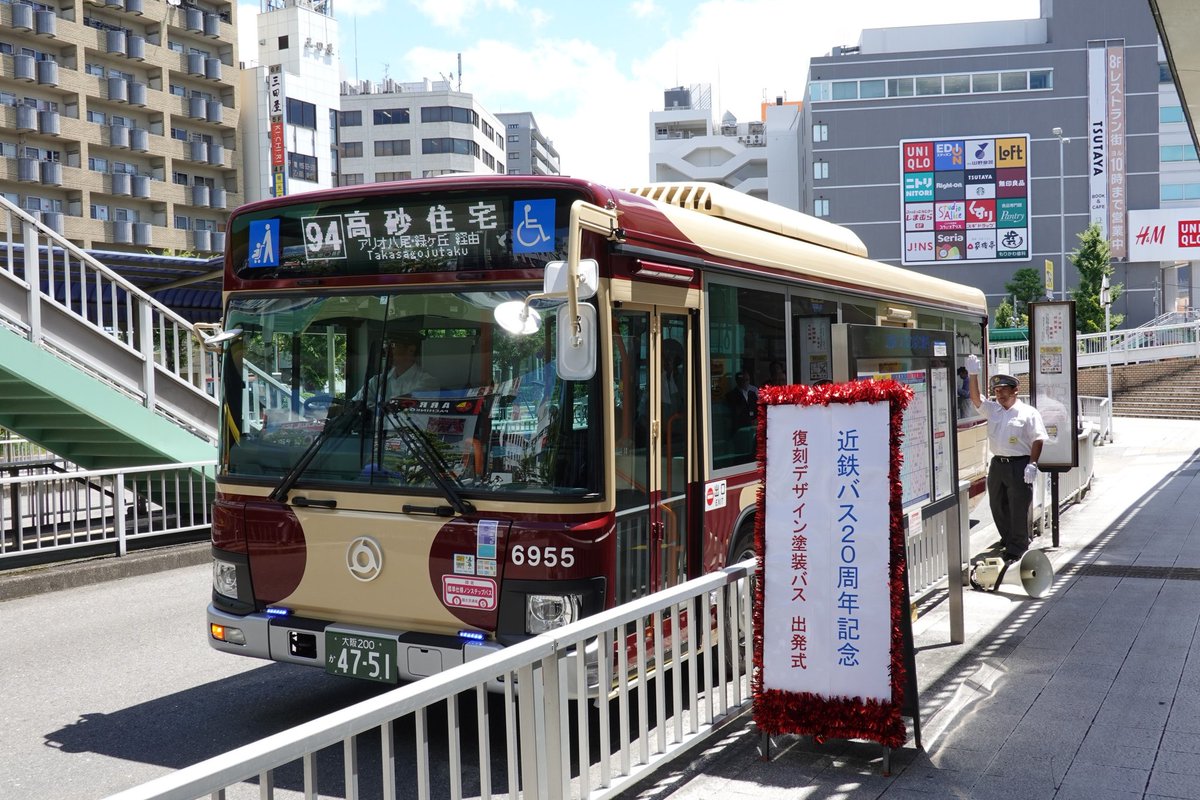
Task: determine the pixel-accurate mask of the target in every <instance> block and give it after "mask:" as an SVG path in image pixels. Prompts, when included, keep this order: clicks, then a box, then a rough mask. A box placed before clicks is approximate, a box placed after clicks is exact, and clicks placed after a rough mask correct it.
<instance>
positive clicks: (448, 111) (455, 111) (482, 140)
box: [337, 79, 507, 186]
mask: <svg viewBox="0 0 1200 800" xmlns="http://www.w3.org/2000/svg"><path fill="white" fill-rule="evenodd" d="M341 89H342V91H341V113H340V114H339V115H338V120H339V123H338V131H337V135H338V152H339V159H338V163H339V172H338V184H339V185H341V186H354V185H357V184H360V183H378V182H381V181H398V180H407V179H408V178H431V177H436V176H438V175H451V174H455V173H500V174H503V173H505V172H506V171H507V167H506V165H505V161H506V159H505V148H504V145H505V141H504V125H503V124H501V122H500V120H499V119H497V118H496V116H495V115H494V114H492V113H491V112H489V111H487V110H486V109H485V108H484V107H483V106H481V105H480V104H479V102H478V101H476V99H475V98H474V97H473V96H472V95H471V94H470V93H468V92H461V91H455V90H454V89H452V88H451V87H450V83H449V82H448V81H429V80H425V81H419V82H415V83H401V82H398V81H393V80H390V79H387V80H384V81H382V82H380V83H372V82H370V81H361V82H355V83H348V82H343V83H342V85H341Z"/></svg>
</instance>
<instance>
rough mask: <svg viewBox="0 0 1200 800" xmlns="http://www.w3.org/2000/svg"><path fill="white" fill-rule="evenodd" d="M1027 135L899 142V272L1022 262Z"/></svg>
mask: <svg viewBox="0 0 1200 800" xmlns="http://www.w3.org/2000/svg"><path fill="white" fill-rule="evenodd" d="M1029 174H1030V172H1029V134H1011V135H1005V136H997V135H992V136H963V137H957V138H954V139H907V140H904V141H901V142H900V175H901V186H900V220H901V229H900V253H901V261H902V263H904V264H911V265H915V264H929V263H933V262H945V261H957V262H964V261H1028V260H1029V259H1030V252H1031V251H1030V246H1029V231H1030V224H1029V208H1030V202H1029Z"/></svg>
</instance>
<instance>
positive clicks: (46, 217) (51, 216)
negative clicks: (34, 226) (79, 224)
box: [41, 211, 66, 236]
mask: <svg viewBox="0 0 1200 800" xmlns="http://www.w3.org/2000/svg"><path fill="white" fill-rule="evenodd" d="M41 217H42V224H43V225H45V226H46V227H47V228H49V229H50V230H52V231H54V232H55V233H57V234H58V235H59V236H62V235H63V228H64V227H65V226H66V222H65V220H64V217H63V213H62V212H61V211H43V212H42V213H41Z"/></svg>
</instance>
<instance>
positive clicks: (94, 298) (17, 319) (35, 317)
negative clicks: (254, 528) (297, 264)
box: [0, 197, 217, 469]
mask: <svg viewBox="0 0 1200 800" xmlns="http://www.w3.org/2000/svg"><path fill="white" fill-rule="evenodd" d="M0 219H2V220H3V221H4V222H5V225H4V227H3V231H2V232H3V235H4V237H5V240H4V243H5V244H6V247H5V251H4V252H5V259H4V262H3V263H2V264H0V398H3V401H2V402H0V427H3V428H7V429H9V430H11V431H13V432H15V433H17V434H19V435H21V436H23V437H24V438H26V439H28V440H29V441H31V442H34V443H36V444H38V445H40V446H41V447H43V448H45V449H46V450H48V451H50V452H51V453H54V454H56V455H58V456H60V457H62V458H63V459H66V460H67V461H69V462H72V463H74V464H77V465H79V466H81V467H84V468H87V469H108V468H117V467H136V466H143V465H151V464H167V463H188V462H196V461H210V460H213V459H215V458H216V436H217V432H216V423H217V401H216V398H215V392H216V382H215V380H214V376H215V374H216V369H217V362H216V357H215V356H214V355H213V354H211V353H206V352H205V351H204V350H203V348H202V347H201V346H200V342H199V341H198V339H197V338H196V335H195V333H194V332H193V330H192V326H191V323H189V322H188V321H187V320H186V319H184V318H183V317H182V316H180V315H179V314H177V313H175V312H174V311H172V310H171V309H169V308H168V307H167V306H165V305H163V304H162V303H160V302H158V301H156V300H155V299H154V298H152V297H151V296H150V295H149V294H147V293H146V292H145V291H143V290H142V289H140V288H138V287H137V286H135V285H134V284H133V283H132V282H131V281H129V280H128V279H126V278H124V277H122V276H121V275H118V274H117V273H116V272H115V271H113V270H112V269H110V268H108V267H106V266H105V265H104V264H102V263H100V262H99V261H98V260H97V259H96V258H94V257H93V256H91V255H89V254H88V253H87V252H85V251H83V250H82V249H80V248H79V247H76V246H75V245H73V244H72V243H71V242H69V241H68V240H66V239H65V238H63V237H62V236H60V235H59V234H57V233H55V232H54V231H53V230H51V229H50V228H48V227H47V226H45V225H43V224H42V223H41V222H40V221H39V220H38V219H37V218H35V217H34V216H33V215H31V214H29V213H28V212H26V211H24V210H22V209H21V208H19V207H17V206H16V205H14V204H12V203H11V202H9V201H8V200H7V199H5V198H3V197H0Z"/></svg>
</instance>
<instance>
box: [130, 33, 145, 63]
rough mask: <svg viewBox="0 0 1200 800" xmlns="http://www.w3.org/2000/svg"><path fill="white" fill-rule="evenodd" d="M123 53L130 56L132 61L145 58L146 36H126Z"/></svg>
mask: <svg viewBox="0 0 1200 800" xmlns="http://www.w3.org/2000/svg"><path fill="white" fill-rule="evenodd" d="M125 47H126V53H125V55H127V56H129V57H130V58H132V59H133V60H134V61H145V60H146V37H145V36H137V35H134V36H128V37H126V42H125Z"/></svg>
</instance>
